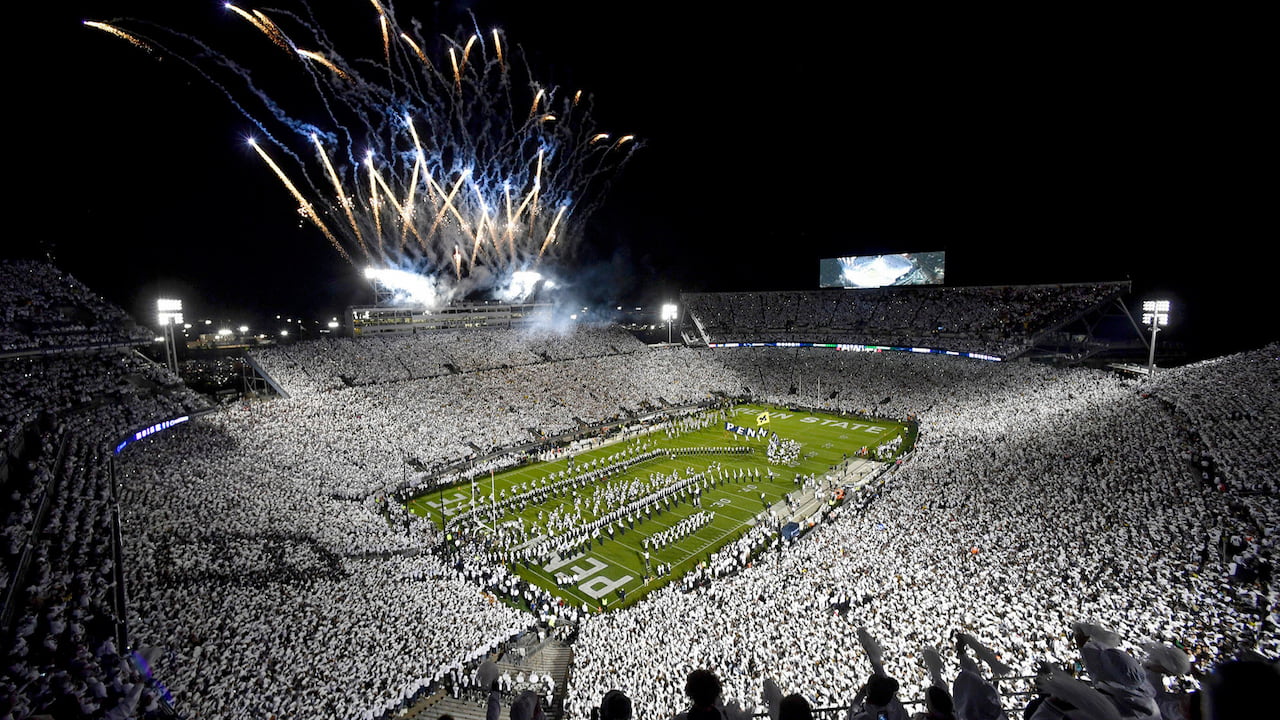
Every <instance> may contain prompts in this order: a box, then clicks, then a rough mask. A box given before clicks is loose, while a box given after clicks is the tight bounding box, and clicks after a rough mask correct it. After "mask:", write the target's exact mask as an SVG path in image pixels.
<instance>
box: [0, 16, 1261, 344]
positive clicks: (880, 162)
mask: <svg viewBox="0 0 1280 720" xmlns="http://www.w3.org/2000/svg"><path fill="white" fill-rule="evenodd" d="M278 4H279V5H280V6H282V7H292V6H294V0H279V3H278ZM344 4H345V5H346V6H349V8H347V9H346V10H345V15H346V17H349V18H350V24H349V25H347V26H345V27H341V28H339V27H333V28H332V30H333V32H335V33H338V32H340V31H341V32H353V33H363V32H365V31H366V30H367V32H368V33H369V34H370V35H372V36H376V33H377V29H376V24H375V16H374V14H373V11H372V9H371V6H370V4H369V3H368V2H367V1H366V0H342V1H341V2H336V1H333V0H331V1H330V2H327V3H325V4H324V5H323V6H322V5H319V4H317V7H326V8H332V7H338V8H341V7H343V6H344ZM34 5H37V6H39V7H36V8H29V9H25V10H22V11H21V12H30V13H37V14H38V16H35V17H32V19H31V20H30V21H25V19H24V22H22V23H18V24H15V25H13V26H11V30H10V32H11V35H13V37H11V41H14V40H16V39H17V34H21V33H22V32H27V31H29V32H30V33H31V34H32V35H33V36H39V37H40V38H41V40H40V44H39V45H37V46H35V47H36V48H38V49H39V50H40V52H39V53H38V54H37V53H35V52H30V51H28V53H27V54H26V55H25V56H20V57H19V58H17V59H16V60H11V63H21V64H16V65H11V67H10V72H11V74H12V75H13V76H15V77H16V79H17V80H18V84H17V86H16V87H15V91H16V92H17V93H20V95H18V97H22V98H24V99H25V100H24V102H23V106H24V107H27V106H29V107H31V108H37V109H38V111H36V112H31V113H29V114H28V113H26V112H23V111H21V110H20V109H19V108H18V107H16V105H17V103H16V102H14V103H11V104H10V108H11V112H14V111H17V112H16V114H17V115H19V116H21V117H22V120H20V121H19V127H18V129H16V130H14V129H11V130H10V136H11V142H13V143H14V144H15V145H16V146H17V149H18V154H19V157H20V158H25V159H24V160H23V161H22V162H21V164H20V165H19V166H18V168H14V170H11V172H10V178H11V182H12V183H14V184H16V185H17V186H18V189H17V192H18V195H17V197H18V198H24V197H25V198H29V199H27V200H22V201H21V203H20V204H19V205H18V206H15V207H13V209H12V211H11V212H12V213H13V215H12V218H11V237H14V238H16V239H17V242H16V243H13V244H10V243H6V245H8V246H9V247H12V248H14V250H13V251H12V252H10V253H9V254H16V255H22V254H26V255H34V254H39V253H46V252H48V253H52V254H53V257H54V259H55V261H56V262H57V264H58V265H59V266H61V267H63V268H64V269H66V270H68V271H70V272H71V273H73V274H74V275H76V276H77V277H78V278H80V279H81V280H83V281H84V282H86V283H87V284H88V285H89V286H90V287H92V288H94V289H96V290H98V291H99V292H101V293H103V294H104V295H106V296H107V298H108V299H110V300H113V301H115V302H117V303H119V304H120V305H121V306H123V307H125V308H126V309H127V310H129V311H130V312H132V313H134V314H135V315H136V316H138V317H139V318H140V319H143V320H144V322H145V321H146V319H148V318H149V317H150V314H151V313H150V307H151V303H152V301H153V299H154V298H155V297H156V296H157V295H159V294H168V293H173V294H176V295H178V296H179V297H182V298H183V299H184V302H185V303H186V307H187V308H188V311H189V312H188V314H189V315H190V316H195V317H203V316H206V315H207V316H211V317H228V318H232V319H238V318H241V317H249V318H257V317H265V316H274V314H276V313H281V314H294V315H297V314H307V315H311V316H316V317H324V316H331V315H336V314H340V312H341V310H342V308H343V307H345V306H346V305H348V304H350V303H351V302H368V301H369V300H371V296H370V294H369V290H368V287H367V286H366V285H365V284H364V283H363V281H362V280H361V279H360V278H359V277H358V273H357V271H356V270H355V269H354V268H352V267H351V266H350V265H347V264H346V263H345V262H344V261H343V260H342V259H341V258H340V257H338V255H337V254H336V253H335V252H334V251H333V250H332V249H330V248H329V246H328V244H327V243H326V241H325V240H324V239H323V237H322V236H321V235H320V234H319V233H318V232H317V231H316V230H315V229H314V228H313V227H310V226H302V225H300V224H299V222H298V217H297V214H296V212H295V209H296V205H295V203H294V202H293V201H292V200H291V199H290V198H289V197H288V195H287V193H286V191H285V190H284V189H283V187H282V186H281V184H280V183H279V181H278V180H277V179H276V178H275V177H274V176H273V175H272V174H271V173H270V171H269V170H267V169H266V168H265V167H264V165H263V163H262V162H261V161H260V159H259V158H257V157H256V156H255V155H254V154H253V153H252V151H251V150H249V149H248V148H247V147H246V146H245V145H244V142H243V138H244V137H245V135H246V134H247V132H248V129H249V126H248V123H247V122H246V121H245V119H244V118H243V117H241V116H240V115H239V114H237V113H236V112H235V111H234V109H233V108H232V107H231V105H230V103H228V102H227V100H226V98H225V97H223V96H222V95H221V94H219V93H217V92H216V91H215V90H213V89H212V88H210V87H209V86H208V85H207V84H204V83H202V82H201V81H200V79H199V78H198V77H196V76H194V75H193V74H191V73H189V72H186V71H184V69H183V68H181V67H179V66H178V63H174V62H172V61H157V59H156V58H155V57H153V56H149V55H147V54H145V53H142V52H140V51H137V50H135V49H134V48H132V47H130V46H129V45H127V44H126V43H124V42H122V41H120V40H118V39H115V38H112V37H109V36H107V35H106V34H104V33H101V32H98V31H95V30H91V29H88V28H85V27H84V26H82V25H81V21H82V20H85V19H96V20H113V19H117V18H122V17H130V18H136V19H138V20H154V21H155V22H157V23H159V24H161V25H165V26H167V27H173V28H175V29H181V30H184V31H188V32H190V33H191V34H192V35H196V36H199V37H205V36H209V37H217V36H218V35H217V34H218V32H219V27H218V26H219V23H227V22H232V20H230V19H228V17H227V11H225V10H223V9H221V4H220V3H217V2H209V3H204V2H191V1H190V0H181V2H174V1H172V0H171V1H169V2H156V1H154V0H153V1H150V2H140V1H139V0H126V1H121V2H117V1H115V0H98V1H95V2H92V3H89V2H79V3H72V4H71V5H70V6H65V5H63V6H54V5H51V4H46V3H36V4H34ZM828 5H844V4H843V3H836V4H828V3H821V4H813V5H808V4H803V3H796V4H787V5H778V4H773V5H769V6H767V7H768V8H770V9H769V10H767V12H766V11H763V10H753V9H750V8H751V6H750V5H748V4H746V3H723V4H722V3H680V4H668V3H632V4H622V3H583V2H568V3H564V2H553V1H549V2H538V3H531V2H518V3H517V2H494V1H479V2H468V3H434V4H432V3H426V2H421V3H418V2H403V1H402V2H399V3H397V4H395V6H394V11H395V14H396V16H397V18H399V20H400V21H401V23H402V24H408V20H409V19H410V18H417V19H418V20H420V21H421V22H422V24H423V26H424V27H425V28H427V29H434V30H437V31H438V32H440V33H444V34H450V35H453V34H455V31H456V29H457V28H458V27H459V25H460V23H461V22H463V21H464V20H465V18H466V12H467V11H470V12H472V13H474V15H475V18H476V22H477V24H478V25H479V27H480V28H481V29H488V28H490V27H493V26H500V27H502V28H503V29H504V30H505V32H506V35H507V37H508V39H509V40H510V41H511V42H515V43H518V44H520V45H521V46H522V47H523V49H524V50H525V52H526V53H527V54H528V55H529V57H530V62H531V64H532V65H533V67H534V70H535V72H536V74H537V75H538V76H539V77H540V78H542V79H544V80H546V81H548V82H549V83H553V84H556V85H559V86H561V87H574V88H582V89H584V90H586V91H587V92H589V93H591V94H592V95H593V96H594V102H595V110H594V115H595V118H596V120H597V121H598V123H599V124H600V125H602V126H604V127H606V128H608V129H610V130H612V131H614V132H616V133H617V134H624V133H634V134H636V135H637V136H638V137H639V138H640V139H641V141H642V142H643V148H642V149H641V150H639V151H638V152H637V154H636V155H635V156H634V158H633V159H632V161H631V164H630V165H629V166H627V167H626V168H625V169H624V170H623V171H622V173H621V174H620V175H619V176H618V178H617V181H616V182H615V184H614V186H613V187H612V189H611V190H610V191H609V194H608V196H607V198H606V201H605V204H604V206H603V207H602V208H601V209H600V210H599V211H598V212H597V213H596V214H595V215H594V216H593V217H592V223H591V225H590V226H589V228H588V232H587V234H586V236H585V237H584V238H583V241H582V244H581V247H580V257H579V259H578V263H577V267H576V270H575V273H576V275H577V277H578V278H579V280H580V283H579V284H580V289H581V290H582V292H583V293H584V295H586V294H590V295H593V297H592V298H591V299H592V300H593V301H599V302H602V303H604V302H610V303H612V302H614V301H617V302H623V303H626V304H628V305H632V304H641V303H642V304H650V303H654V302H658V301H660V300H663V299H667V298H670V297H672V296H674V295H675V294H676V293H678V292H681V291H728V290H796V289H809V288H815V287H816V286H817V276H818V260H819V258H822V257H833V256H842V255H854V254H874V253H881V252H903V251H937V250H942V251H946V253H947V279H948V282H949V283H950V284H956V285H982V284H1026V283H1042V282H1087V281H1107V280H1132V281H1133V283H1134V288H1135V294H1134V297H1133V300H1134V304H1135V305H1136V304H1138V302H1139V301H1140V300H1141V299H1142V298H1144V297H1154V296H1155V295H1156V294H1159V295H1161V296H1163V297H1169V298H1170V299H1172V300H1173V301H1174V303H1175V306H1174V307H1175V311H1174V312H1175V326H1174V327H1173V328H1171V329H1170V331H1169V332H1168V334H1167V337H1168V338H1169V339H1171V340H1176V341H1179V342H1182V343H1185V344H1186V345H1187V346H1188V347H1189V348H1190V349H1191V350H1190V351H1191V352H1192V353H1193V354H1204V353H1205V352H1209V353H1210V354H1215V353H1217V352H1225V351H1230V350H1238V349H1248V348H1253V347H1258V346H1260V345H1261V344H1263V343H1264V342H1265V341H1266V340H1268V339H1274V338H1276V337H1280V333H1277V331H1275V330H1274V323H1269V322H1266V321H1262V322H1253V321H1252V320H1251V318H1253V317H1256V316H1257V315H1258V314H1261V313H1260V312H1259V311H1258V310H1256V309H1250V307H1252V308H1257V307H1259V303H1260V302H1261V301H1262V291H1263V288H1265V287H1266V285H1267V283H1268V280H1267V278H1268V277H1270V275H1271V273H1272V272H1274V265H1275V263H1274V260H1271V259H1270V256H1271V255H1272V254H1273V252H1272V251H1271V250H1270V248H1271V246H1272V245H1273V244H1274V243H1275V238H1276V233H1275V227H1274V222H1271V221H1270V218H1269V217H1267V218H1266V219H1262V215H1263V211H1262V208H1263V207H1266V205H1264V198H1265V199H1266V200H1271V199H1272V198H1271V196H1273V195H1274V191H1273V190H1271V188H1270V185H1271V183H1264V182H1262V181H1261V180H1260V179H1259V178H1260V177H1261V178H1267V177H1269V175H1270V174H1271V173H1270V172H1269V171H1268V168H1269V167H1270V163H1266V162H1265V161H1264V158H1263V151H1264V148H1266V147H1267V146H1268V145H1270V144H1271V143H1265V144H1264V142H1263V140H1262V138H1263V133H1262V128H1263V126H1264V124H1266V123H1264V120H1265V118H1267V117H1269V115H1268V114H1266V113H1265V112H1264V110H1263V108H1264V107H1266V105H1267V103H1266V97H1267V96H1269V95H1270V94H1272V93H1271V92H1270V90H1269V88H1270V87H1271V86H1272V85H1273V84H1274V83H1273V82H1272V81H1271V80H1268V79H1266V78H1267V75H1266V73H1264V71H1263V70H1262V68H1263V67H1265V64H1264V63H1263V62H1262V58H1263V51H1262V48H1263V47H1265V46H1264V45H1262V44H1261V42H1260V41H1259V40H1258V39H1257V38H1255V37H1254V33H1255V32H1256V31H1255V28H1260V27H1261V23H1260V21H1259V20H1257V19H1253V18H1249V17H1244V16H1231V17H1228V16H1226V15H1225V14H1211V15H1170V14H1142V13H1139V12H1137V11H1128V10H1125V11H1119V12H1117V11H1116V10H1115V9H1114V8H1107V9H1106V12H1102V11H1097V12H1094V11H1092V10H1089V11H1085V10H1081V9H1077V8H1076V7H1054V8H1052V9H1046V8H1039V7H1037V9H1034V10H1016V11H1008V10H1002V11H1000V12H996V11H990V12H989V13H987V11H981V12H983V13H986V14H975V12H978V11H974V10H973V9H971V8H965V9H964V10H950V11H947V12H945V13H944V14H936V13H935V12H933V11H926V10H925V9H924V8H921V7H912V8H909V9H907V8H904V9H903V11H902V12H899V13H897V14H895V15H889V14H886V13H885V12H883V11H882V10H878V11H876V12H875V13H872V12H864V11H859V10H851V9H849V8H838V9H836V8H828V7H827V6H828ZM173 6H181V7H183V8H185V9H184V10H182V11H181V13H180V14H175V9H174V7H173ZM240 6H241V7H245V8H254V7H259V8H261V9H263V10H264V11H269V10H270V8H271V7H272V6H270V5H263V6H254V5H252V4H249V3H241V4H240ZM762 7H763V6H762ZM1168 12H1169V11H1168V9H1167V8H1161V9H1160V10H1159V11H1158V13H1168ZM1212 12H1213V13H1218V12H1219V11H1217V10H1214V11H1212ZM184 16H185V17H184ZM366 25H367V28H366V27H365V26H366ZM326 27H327V28H328V27H329V26H326ZM22 28H26V30H23V29H22ZM46 38H47V39H46ZM271 65H272V63H270V62H264V63H263V64H262V65H261V67H260V68H257V67H255V70H256V71H260V72H271ZM1264 80H1265V81H1264ZM28 103H29V105H28ZM28 115H29V116H28ZM32 132H34V135H35V137H34V138H32V137H30V133H32ZM19 168H21V169H19ZM31 168H35V172H34V173H32V172H30V169H31ZM10 192H11V193H12V192H14V189H13V187H12V186H11V189H10ZM1269 204H1270V203H1268V205H1269ZM19 228H24V229H21V230H19ZM254 322H256V321H254ZM1209 346H1212V349H1211V350H1206V349H1205V348H1207V347H1209ZM1218 348H1221V350H1218Z"/></svg>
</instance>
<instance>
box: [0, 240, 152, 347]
mask: <svg viewBox="0 0 1280 720" xmlns="http://www.w3.org/2000/svg"><path fill="white" fill-rule="evenodd" d="M154 337H155V334H154V333H152V332H151V331H150V330H148V329H146V328H145V327H141V326H139V325H137V324H135V323H134V322H133V320H132V319H131V318H130V317H129V316H128V315H127V314H126V313H125V312H124V311H122V310H121V309H120V308H119V307H117V306H115V305H113V304H111V303H110V302H108V301H106V300H105V299H103V298H102V297H101V296H99V295H98V294H96V293H94V292H92V291H91V290H90V289H89V288H88V287H86V286H85V285H84V284H83V283H81V282H80V281H79V280H77V279H75V278H74V277H72V276H71V275H68V274H67V273H65V272H63V271H61V270H59V269H58V268H57V267H55V266H53V265H52V264H50V263H48V262H44V261H40V260H5V259H0V353H9V352H21V351H29V350H42V351H45V352H50V351H65V350H72V349H77V348H86V347H107V346H118V347H129V346H131V345H136V344H138V343H145V342H148V341H150V340H152V339H153V338H154Z"/></svg>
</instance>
